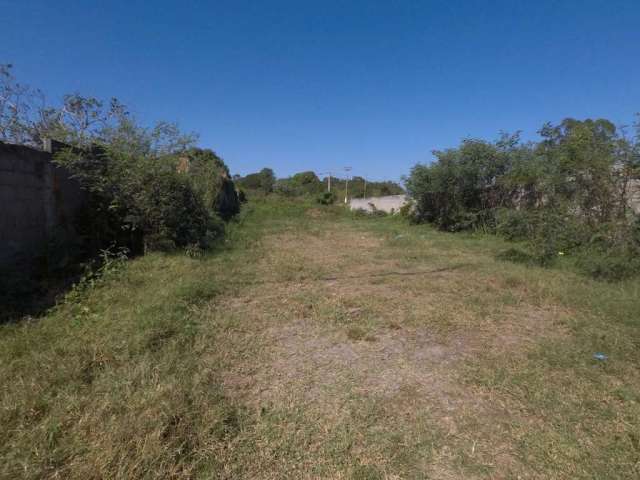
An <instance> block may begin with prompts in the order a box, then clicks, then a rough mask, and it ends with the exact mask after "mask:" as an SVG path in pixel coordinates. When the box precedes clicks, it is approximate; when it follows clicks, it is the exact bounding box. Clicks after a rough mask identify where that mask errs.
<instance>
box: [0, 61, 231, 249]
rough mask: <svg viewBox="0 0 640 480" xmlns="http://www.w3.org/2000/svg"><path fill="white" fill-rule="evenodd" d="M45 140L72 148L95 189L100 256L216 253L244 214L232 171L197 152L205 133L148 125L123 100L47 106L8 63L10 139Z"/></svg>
mask: <svg viewBox="0 0 640 480" xmlns="http://www.w3.org/2000/svg"><path fill="white" fill-rule="evenodd" d="M45 138H48V139H54V140H56V141H58V142H62V143H63V147H62V148H60V149H59V151H58V153H57V154H56V157H55V160H56V162H58V163H59V164H60V165H61V166H64V167H65V168H67V169H68V171H69V172H70V173H71V175H72V176H73V177H74V178H76V179H77V180H78V181H79V182H80V184H81V185H82V186H83V187H84V188H85V189H86V190H87V191H88V192H89V204H88V206H87V209H86V211H85V212H84V214H83V217H82V218H81V219H80V221H79V224H78V229H79V231H80V232H81V234H82V235H83V236H84V237H86V238H87V239H88V242H86V244H85V246H86V247H88V249H89V251H90V252H93V253H95V252H97V251H99V250H100V249H103V248H107V247H111V246H113V245H117V246H126V247H128V248H129V249H130V250H131V251H133V252H134V253H135V252H141V251H142V250H143V249H150V248H151V249H155V248H160V249H170V248H175V247H186V246H188V245H198V246H199V247H200V248H208V247H210V246H211V245H212V244H213V242H215V241H216V240H218V239H219V238H220V237H221V236H222V233H223V231H224V226H223V223H222V220H228V219H230V218H231V217H232V216H233V215H235V214H237V213H238V211H239V199H238V195H237V193H236V191H235V186H234V184H233V182H232V180H231V179H230V175H229V170H228V168H227V166H226V165H225V164H224V162H223V161H222V159H220V158H219V157H218V156H217V155H216V154H215V153H214V152H212V151H211V150H202V149H198V148H196V147H195V143H196V140H197V137H196V135H194V134H187V133H183V132H181V131H180V130H179V128H178V127H177V125H175V124H171V123H167V122H159V123H157V124H156V125H154V126H153V127H145V126H142V125H140V124H139V123H138V122H137V121H136V120H135V118H134V117H133V116H132V115H131V114H130V113H129V112H128V111H127V109H126V107H125V106H124V105H123V104H121V103H120V102H119V101H118V100H117V99H111V100H110V101H109V102H103V101H101V100H99V99H96V98H91V97H83V96H81V95H79V94H71V95H65V97H64V99H63V101H62V104H61V105H58V106H50V105H47V104H46V102H45V101H44V95H43V94H42V93H41V92H40V91H38V90H34V89H31V88H30V87H27V86H24V85H21V84H19V83H17V82H16V81H15V79H14V78H13V76H12V75H11V66H10V65H3V66H0V141H5V142H11V143H16V144H22V145H30V146H35V147H40V146H41V145H42V141H43V140H44V139H45Z"/></svg>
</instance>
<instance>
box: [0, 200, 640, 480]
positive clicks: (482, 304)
mask: <svg viewBox="0 0 640 480" xmlns="http://www.w3.org/2000/svg"><path fill="white" fill-rule="evenodd" d="M253 208H255V209H256V210H255V211H254V212H252V213H250V214H249V215H248V217H247V218H246V219H245V220H243V222H242V225H241V226H239V227H238V228H237V230H236V231H234V232H232V235H231V241H232V242H233V243H232V245H236V246H234V247H232V248H229V249H225V250H223V251H222V252H219V253H218V254H216V255H214V256H211V257H207V258H204V259H201V260H191V259H187V258H185V257H181V256H172V257H166V256H151V257H146V258H144V259H141V260H138V261H135V262H132V264H131V265H130V266H129V267H128V268H127V270H126V271H125V272H124V273H121V274H119V275H118V276H117V277H115V278H113V279H107V281H106V282H105V285H103V286H100V287H99V288H98V289H96V290H94V291H92V292H89V294H88V295H87V296H85V297H83V298H81V299H80V300H79V301H77V302H75V303H70V304H66V305H64V306H62V307H60V308H59V309H57V310H56V311H54V312H52V313H51V314H50V315H49V316H47V317H46V318H44V319H42V320H40V321H39V322H35V323H25V324H22V325H19V326H14V327H6V328H5V330H4V331H3V332H2V334H3V335H4V336H3V338H2V339H0V345H1V346H2V350H0V358H2V359H3V363H2V366H1V367H0V375H1V377H0V378H1V379H2V381H3V385H8V386H9V387H8V388H7V389H6V392H5V394H4V396H3V401H2V420H3V424H5V425H9V435H7V436H6V437H5V440H4V444H3V445H2V448H1V449H0V453H1V454H2V456H3V459H4V460H5V462H4V466H3V467H0V473H2V474H3V475H4V476H5V477H7V478H15V477H24V478H56V477H65V478H170V477H176V478H178V477H179V478H234V479H235V478H251V479H254V478H264V479H271V478H336V479H341V478H354V479H383V478H387V479H399V478H438V479H440V478H442V479H449V478H450V479H457V478H632V477H633V476H634V475H635V476H637V475H638V472H639V470H638V468H639V467H638V461H639V460H640V447H638V444H639V441H638V438H640V431H639V425H638V417H639V416H640V409H639V407H638V402H639V401H640V394H639V389H638V387H639V386H640V374H639V372H638V368H637V361H638V360H640V359H639V358H638V354H637V349H638V347H640V341H639V340H638V339H639V337H638V332H637V325H636V324H634V323H633V322H632V321H631V319H632V318H633V315H634V312H636V311H637V308H638V298H637V297H635V296H634V294H635V293H637V291H638V286H637V284H634V283H627V284H621V285H618V286H608V285H605V284H596V283H593V282H586V281H583V280H581V279H578V277H575V276H573V274H571V273H570V272H552V271H545V270H541V269H528V268H525V267H523V266H519V265H510V264H504V263H500V262H497V261H496V260H495V259H494V257H495V253H496V251H497V249H499V248H500V245H499V242H497V240H495V239H488V238H487V237H478V238H476V237H464V236H458V237H454V236H451V235H445V234H440V233H437V232H433V231H431V230H430V229H427V228H423V227H410V226H407V225H404V224H402V223H400V222H398V221H395V220H393V219H375V220H366V219H364V220H357V221H356V220H353V219H351V218H349V217H348V216H345V215H343V214H342V213H340V212H339V211H338V210H337V209H330V208H325V209H322V208H315V209H311V210H309V209H307V208H305V207H304V206H300V205H299V204H293V203H292V204H289V205H274V204H271V203H268V202H267V203H265V204H263V205H258V206H255V207H253ZM578 282H580V283H578ZM578 287H579V288H578ZM616 295H617V297H616ZM615 298H617V299H618V302H617V303H616V302H612V303H607V302H611V301H612V299H615ZM596 299H600V301H599V302H598V303H597V304H594V303H591V301H592V300H596ZM597 307H600V309H598V308H597ZM597 350H606V351H607V353H609V354H610V355H611V357H612V360H611V361H609V362H608V363H605V364H598V363H597V362H595V361H593V360H592V359H591V354H592V353H593V351H597Z"/></svg>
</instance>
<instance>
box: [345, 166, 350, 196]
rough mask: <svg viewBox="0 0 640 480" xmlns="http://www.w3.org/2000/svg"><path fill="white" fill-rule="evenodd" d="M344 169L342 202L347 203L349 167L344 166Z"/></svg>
mask: <svg viewBox="0 0 640 480" xmlns="http://www.w3.org/2000/svg"><path fill="white" fill-rule="evenodd" d="M344 171H345V172H347V178H346V181H345V184H344V203H345V204H346V203H349V172H350V171H351V167H344Z"/></svg>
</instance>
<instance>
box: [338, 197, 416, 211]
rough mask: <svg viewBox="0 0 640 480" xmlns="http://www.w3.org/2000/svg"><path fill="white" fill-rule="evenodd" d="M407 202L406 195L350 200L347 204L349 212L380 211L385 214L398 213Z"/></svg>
mask: <svg viewBox="0 0 640 480" xmlns="http://www.w3.org/2000/svg"><path fill="white" fill-rule="evenodd" d="M408 201H409V198H408V197H407V196H406V195H388V196H386V197H369V198H352V199H351V201H350V202H349V207H350V208H351V210H365V211H367V212H372V211H373V210H374V209H375V210H381V211H383V212H387V213H392V211H393V212H394V213H398V211H399V210H400V208H401V207H402V206H403V205H404V204H405V203H407V202H408Z"/></svg>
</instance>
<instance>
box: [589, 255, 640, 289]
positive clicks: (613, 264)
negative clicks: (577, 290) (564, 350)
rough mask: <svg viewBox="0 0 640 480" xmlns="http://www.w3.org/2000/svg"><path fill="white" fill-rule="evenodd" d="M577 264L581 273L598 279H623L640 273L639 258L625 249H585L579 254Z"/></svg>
mask: <svg viewBox="0 0 640 480" xmlns="http://www.w3.org/2000/svg"><path fill="white" fill-rule="evenodd" d="M577 265H578V268H580V270H582V272H583V273H585V274H587V275H589V276H590V277H593V278H596V279H600V280H607V281H616V280H623V279H625V278H630V277H634V276H637V275H638V274H640V258H639V257H638V256H637V255H630V254H629V252H627V251H619V250H618V251H602V250H601V249H585V250H584V251H582V252H581V253H580V254H579V256H578V260H577Z"/></svg>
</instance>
